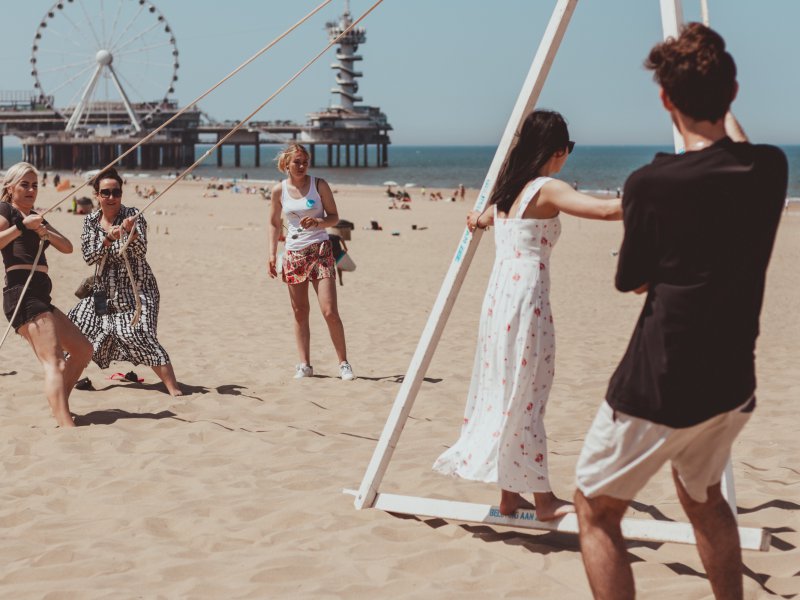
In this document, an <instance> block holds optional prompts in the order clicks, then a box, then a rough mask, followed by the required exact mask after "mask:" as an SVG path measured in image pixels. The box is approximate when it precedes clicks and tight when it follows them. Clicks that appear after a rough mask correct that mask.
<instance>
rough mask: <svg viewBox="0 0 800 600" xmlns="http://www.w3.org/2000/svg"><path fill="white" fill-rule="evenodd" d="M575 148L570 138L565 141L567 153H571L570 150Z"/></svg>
mask: <svg viewBox="0 0 800 600" xmlns="http://www.w3.org/2000/svg"><path fill="white" fill-rule="evenodd" d="M574 149H575V142H573V141H572V140H570V141H568V142H567V154H572V151H573V150H574Z"/></svg>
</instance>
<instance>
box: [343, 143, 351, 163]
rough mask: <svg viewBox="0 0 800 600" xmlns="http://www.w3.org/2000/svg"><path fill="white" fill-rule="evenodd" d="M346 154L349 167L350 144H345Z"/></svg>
mask: <svg viewBox="0 0 800 600" xmlns="http://www.w3.org/2000/svg"><path fill="white" fill-rule="evenodd" d="M344 150H345V152H344V155H345V165H347V166H348V167H349V166H350V144H349V143H348V144H345V146H344Z"/></svg>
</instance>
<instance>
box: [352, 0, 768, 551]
mask: <svg viewBox="0 0 800 600" xmlns="http://www.w3.org/2000/svg"><path fill="white" fill-rule="evenodd" d="M660 2H661V19H662V24H663V29H664V36H665V37H667V36H677V34H678V29H679V27H680V25H681V23H682V22H683V10H682V7H681V0H660ZM577 4H578V0H557V1H556V6H555V8H554V9H553V14H552V16H551V17H550V22H549V23H548V25H547V29H546V30H545V33H544V36H543V38H542V41H541V43H540V44H539V48H538V50H537V52H536V56H535V57H534V59H533V63H532V64H531V68H530V70H529V71H528V75H527V77H526V79H525V83H524V84H523V86H522V90H521V91H520V94H519V96H518V98H517V102H516V104H515V105H514V109H513V110H512V112H511V116H510V118H509V120H508V123H507V124H506V128H505V131H504V132H503V137H502V138H501V140H500V144H499V145H498V147H497V151H496V152H495V155H494V159H493V160H492V164H491V165H490V167H489V172H488V173H487V175H486V179H485V180H484V182H483V186H482V187H481V190H480V193H479V194H478V199H477V201H476V202H475V210H477V211H483V209H484V208H485V207H486V204H487V202H488V199H489V197H490V195H491V193H492V190H493V188H494V184H495V180H496V178H497V176H498V174H499V172H500V168H501V166H502V165H503V162H504V161H505V159H506V157H507V156H508V153H509V152H510V151H511V148H512V147H513V145H514V143H515V133H516V131H517V130H518V128H519V126H520V124H521V123H522V120H523V119H524V118H525V116H526V115H527V114H528V112H529V111H530V110H531V109H532V108H533V107H534V106H535V105H536V101H537V99H538V98H539V94H540V92H541V90H542V87H543V86H544V82H545V79H546V78H547V74H548V73H549V71H550V67H551V65H552V64H553V60H554V58H555V55H556V52H557V50H558V47H559V45H560V43H561V40H562V39H563V37H564V33H565V32H566V29H567V25H568V24H569V20H570V18H571V17H572V14H573V12H574V11H575V7H576V5H577ZM675 148H676V150H678V151H679V150H682V149H683V140H682V138H681V136H680V135H679V134H678V132H677V130H675ZM481 235H482V230H480V229H477V230H475V232H474V233H470V232H469V231H468V230H466V229H465V230H464V234H463V236H462V238H461V241H460V242H459V244H458V247H457V248H456V253H455V256H454V257H453V260H452V262H451V264H450V268H449V269H448V271H447V274H446V275H445V277H444V280H443V282H442V287H441V289H440V290H439V295H438V296H437V298H436V302H435V303H434V306H433V309H432V310H431V314H430V317H429V318H428V322H427V323H426V325H425V329H424V330H423V332H422V336H421V337H420V340H419V342H418V343H417V349H416V351H415V352H414V356H413V357H412V358H411V363H410V364H409V366H408V371H407V372H406V375H405V377H404V379H403V383H402V385H401V386H400V390H399V392H398V393H397V397H396V398H395V401H394V405H393V406H392V410H391V412H390V414H389V417H388V419H387V421H386V424H385V425H384V428H383V432H382V433H381V437H380V439H379V440H378V445H377V446H376V448H375V451H374V453H373V455H372V460H371V461H370V463H369V466H368V467H367V471H366V473H365V474H364V478H363V480H362V481H361V485H360V487H359V489H358V491H354V490H345V492H346V493H351V494H353V495H355V497H356V498H355V506H356V508H358V509H362V508H378V509H380V510H384V511H387V512H395V513H402V514H412V515H421V516H426V517H439V518H443V519H452V520H456V521H467V522H477V523H488V524H494V525H505V526H512V527H521V528H526V529H540V530H550V531H562V532H568V533H578V522H577V519H576V517H575V515H574V514H573V515H567V516H565V517H563V518H561V519H558V520H557V521H550V522H542V521H538V520H537V519H536V513H535V512H534V511H530V510H518V511H517V512H516V513H515V514H514V515H513V516H508V517H507V516H503V515H501V514H500V510H499V508H498V507H496V506H490V505H483V504H471V503H466V502H455V501H449V500H438V499H433V498H420V497H414V496H403V495H397V494H382V493H379V491H378V488H379V486H380V483H381V480H382V479H383V475H384V473H385V472H386V469H387V468H388V466H389V462H390V461H391V458H392V454H393V453H394V449H395V447H396V446H397V442H398V440H399V438H400V434H401V433H402V431H403V427H404V426H405V423H406V421H407V419H408V416H409V414H410V413H411V408H412V406H413V404H414V400H415V399H416V397H417V393H418V391H419V388H420V386H421V384H422V380H423V378H424V377H425V373H426V371H427V369H428V366H429V365H430V362H431V359H432V358H433V353H434V351H435V350H436V346H437V344H438V343H439V339H440V338H441V335H442V332H443V330H444V327H445V324H446V323H447V319H448V317H449V316H450V312H451V310H452V308H453V304H454V303H455V300H456V297H457V296H458V292H459V290H460V289H461V284H462V283H463V281H464V278H465V277H466V274H467V269H468V268H469V265H470V263H471V262H472V257H473V256H474V254H475V250H476V249H477V247H478V243H479V242H480V238H481ZM723 487H724V489H725V490H726V498H727V499H728V501H729V502H732V506H733V509H734V514H735V513H736V503H735V496H734V490H733V473H732V470H731V466H730V463H728V466H727V468H726V473H725V480H724V485H723ZM622 533H623V535H624V536H625V537H626V538H628V539H634V540H646V541H660V542H677V543H686V544H694V543H696V541H695V538H694V531H693V530H692V527H691V525H690V524H689V523H678V522H672V521H656V520H646V519H630V518H626V519H623V521H622ZM739 537H740V540H741V545H742V548H746V549H751V550H762V551H766V550H768V549H769V539H770V537H769V533H768V532H766V531H764V530H763V529H757V528H746V527H740V528H739Z"/></svg>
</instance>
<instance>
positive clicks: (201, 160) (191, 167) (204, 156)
mask: <svg viewBox="0 0 800 600" xmlns="http://www.w3.org/2000/svg"><path fill="white" fill-rule="evenodd" d="M382 2H383V0H378V1H377V2H375V4H373V5H372V6H370V7H369V8H368V9H367V10H366V11H365V12H364V14H362V15H361V16H360V17H359V18H358V19H356V20H355V21H353V22H352V23H351V24H350V25H349V26H348V27H347V28H346V29H344V30H343V31H342V32H341V33H340V34H339V35H337V36H336V37H335V38H334V39H333V40H331V42H330V43H329V44H328V45H327V46H325V47H324V48H323V49H322V50H321V51H320V52H319V53H318V54H317V55H316V56H314V58H312V59H311V60H309V61H308V62H307V63H306V64H305V65H303V67H302V68H301V69H300V70H299V71H297V73H295V74H294V75H292V76H291V77H290V78H289V79H288V80H287V81H286V83H284V84H283V85H282V86H280V87H279V88H278V89H277V90H275V92H273V94H272V95H271V96H270V97H269V98H267V99H266V100H264V102H262V103H261V104H259V105H258V106H257V107H256V109H255V110H254V111H253V112H251V113H250V114H249V115H247V116H246V117H245V118H243V119H242V120H241V121H239V122H238V123H237V124H236V126H235V127H234V128H233V129H231V130H230V131H229V132H228V133H227V134H226V135H225V137H223V138H222V139H221V140H219V141H218V142H217V143H216V144H215V145H214V146H212V147H211V148H209V149H208V150H206V151H205V152H204V153H203V155H202V156H201V157H200V158H198V159H197V160H196V161H195V162H194V164H192V165H191V166H189V167H188V168H186V170H184V171H183V173H181V174H180V175H178V176H177V177H176V178H175V179H173V180H172V182H170V184H169V185H168V186H167V187H166V188H164V191H162V192H161V193H160V194H158V195H157V196H156V197H155V198H153V199H152V200H150V202H148V203H147V204H145V205H144V207H143V208H142V210H140V211H139V212H138V213H136V215H135V216H134V223H135V222H136V221H135V220H136V219H138V218H139V215H141V214H142V213H143V212H144V211H146V210H147V209H148V208H150V207H151V206H152V205H153V204H155V202H156V201H157V200H158V199H159V198H161V196H163V195H164V194H166V193H167V192H168V191H169V190H170V189H172V187H173V186H174V185H175V184H176V183H178V182H179V181H181V180H182V179H183V178H184V177H186V176H187V175H188V174H189V173H191V172H192V171H193V170H194V169H195V168H196V167H197V165H199V164H200V163H201V162H203V161H204V160H205V159H206V158H208V156H209V155H210V154H211V153H212V152H213V151H214V150H216V149H217V148H219V147H220V146H221V145H222V144H223V143H225V141H226V140H228V138H230V137H231V136H232V135H233V134H234V133H236V132H237V131H239V129H241V128H242V126H243V125H244V124H245V123H247V122H248V121H249V120H250V119H252V118H253V117H254V116H255V115H256V113H258V111H260V110H261V109H262V108H264V107H265V106H266V105H267V104H269V103H270V102H271V101H272V99H273V98H275V96H277V95H278V94H280V93H281V92H282V91H283V90H285V89H286V88H287V87H289V85H290V84H291V83H292V82H293V81H294V80H295V79H297V78H298V77H300V75H302V74H303V72H304V71H305V70H306V69H308V68H309V67H310V66H311V65H313V64H314V63H315V62H316V61H317V60H319V58H320V57H321V56H322V55H323V54H325V53H326V52H327V51H328V50H329V49H330V48H331V47H332V46H334V45H336V44H337V43H338V42H339V40H340V39H342V38H343V37H344V36H345V35H347V34H348V33H349V32H350V30H351V29H353V28H354V27H355V26H356V25H358V24H359V23H360V22H361V21H363V20H364V19H365V18H366V17H367V15H369V13H371V12H372V11H373V10H375V9H376V8H377V7H378V5H379V4H381V3H382ZM129 243H130V237H128V239H127V240H126V241H125V244H124V245H123V246H122V248H120V250H119V252H120V254H122V253H123V252H124V251H125V250H126V248H127V247H128V244H129Z"/></svg>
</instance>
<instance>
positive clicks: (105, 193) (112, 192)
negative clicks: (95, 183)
mask: <svg viewBox="0 0 800 600" xmlns="http://www.w3.org/2000/svg"><path fill="white" fill-rule="evenodd" d="M97 193H98V194H100V195H101V196H102V197H103V198H110V197H111V196H114V198H122V190H121V189H120V188H106V189H104V190H98V192H97Z"/></svg>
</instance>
